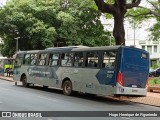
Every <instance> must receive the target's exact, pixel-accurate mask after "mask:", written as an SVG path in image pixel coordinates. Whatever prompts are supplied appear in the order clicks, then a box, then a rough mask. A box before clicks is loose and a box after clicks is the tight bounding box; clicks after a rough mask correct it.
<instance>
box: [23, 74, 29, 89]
mask: <svg viewBox="0 0 160 120" xmlns="http://www.w3.org/2000/svg"><path fill="white" fill-rule="evenodd" d="M22 86H23V87H28V86H29V83H27V77H26V76H23V78H22Z"/></svg>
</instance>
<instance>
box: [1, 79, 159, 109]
mask: <svg viewBox="0 0 160 120" xmlns="http://www.w3.org/2000/svg"><path fill="white" fill-rule="evenodd" d="M0 79H2V80H7V81H10V82H14V81H13V77H5V76H0ZM114 99H117V100H121V101H128V102H136V103H141V104H146V105H152V106H157V107H160V92H159V93H158V92H157V93H153V92H147V96H146V97H136V98H129V99H128V98H123V99H118V98H114Z"/></svg>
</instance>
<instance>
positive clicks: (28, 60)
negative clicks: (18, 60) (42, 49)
mask: <svg viewBox="0 0 160 120" xmlns="http://www.w3.org/2000/svg"><path fill="white" fill-rule="evenodd" d="M24 64H25V65H29V64H30V54H26V55H25V57H24Z"/></svg>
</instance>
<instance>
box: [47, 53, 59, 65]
mask: <svg viewBox="0 0 160 120" xmlns="http://www.w3.org/2000/svg"><path fill="white" fill-rule="evenodd" d="M49 65H50V66H58V65H59V53H53V54H50V56H49Z"/></svg>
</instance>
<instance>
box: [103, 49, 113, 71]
mask: <svg viewBox="0 0 160 120" xmlns="http://www.w3.org/2000/svg"><path fill="white" fill-rule="evenodd" d="M115 59H116V52H115V51H105V52H104V53H103V63H102V67H104V68H107V69H114V68H115Z"/></svg>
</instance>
